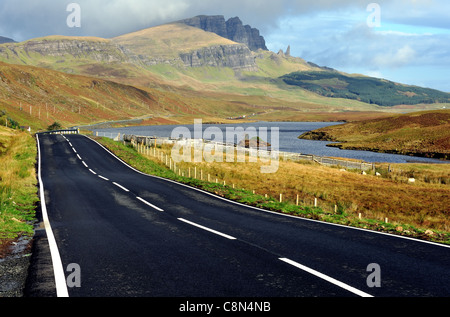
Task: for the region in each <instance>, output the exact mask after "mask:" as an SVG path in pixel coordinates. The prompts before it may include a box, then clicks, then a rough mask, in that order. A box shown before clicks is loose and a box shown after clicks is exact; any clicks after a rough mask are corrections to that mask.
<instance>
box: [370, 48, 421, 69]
mask: <svg viewBox="0 0 450 317" xmlns="http://www.w3.org/2000/svg"><path fill="white" fill-rule="evenodd" d="M416 55H417V53H416V51H415V50H414V49H412V48H411V47H410V46H409V45H405V46H403V47H401V48H399V49H397V50H394V51H391V52H386V53H379V54H376V55H375V56H374V58H373V65H374V68H376V69H382V68H386V67H388V68H398V67H402V66H405V65H409V64H412V63H413V61H414V59H415V58H416Z"/></svg>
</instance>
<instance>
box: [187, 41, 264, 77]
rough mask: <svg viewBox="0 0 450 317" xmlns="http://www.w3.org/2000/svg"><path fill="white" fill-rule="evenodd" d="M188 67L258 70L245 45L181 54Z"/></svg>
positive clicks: (215, 47)
mask: <svg viewBox="0 0 450 317" xmlns="http://www.w3.org/2000/svg"><path fill="white" fill-rule="evenodd" d="M180 58H181V59H182V61H183V63H184V65H185V66H187V67H201V66H212V67H229V68H233V69H235V70H247V71H253V70H256V69H257V66H256V63H255V58H254V57H253V56H252V53H251V52H250V50H249V49H248V47H246V46H245V45H219V46H210V47H205V48H203V49H200V50H195V51H192V52H189V53H182V54H180Z"/></svg>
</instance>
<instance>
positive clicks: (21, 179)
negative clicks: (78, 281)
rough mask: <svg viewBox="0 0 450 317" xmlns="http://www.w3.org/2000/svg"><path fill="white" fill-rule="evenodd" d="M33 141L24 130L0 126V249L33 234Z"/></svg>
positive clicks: (34, 193)
mask: <svg viewBox="0 0 450 317" xmlns="http://www.w3.org/2000/svg"><path fill="white" fill-rule="evenodd" d="M36 156H37V149H36V142H35V140H34V138H33V137H32V136H31V135H30V134H29V133H27V132H21V131H17V130H12V129H9V128H5V127H1V128H0V249H4V247H5V245H6V244H8V243H9V242H10V241H13V240H15V239H17V238H19V237H20V236H25V235H27V236H28V235H29V236H31V235H33V221H34V219H35V208H36V203H37V202H38V201H39V199H38V195H37V186H36V185H37V179H36V169H35V166H36Z"/></svg>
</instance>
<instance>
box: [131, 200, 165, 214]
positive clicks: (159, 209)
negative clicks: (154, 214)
mask: <svg viewBox="0 0 450 317" xmlns="http://www.w3.org/2000/svg"><path fill="white" fill-rule="evenodd" d="M136 198H137V199H139V200H140V201H142V202H143V203H144V204H146V205H148V206H150V207H152V208H154V209H156V210H158V211H161V212H163V211H164V210H162V209H161V208H159V207H156V206H155V205H153V204H150V203H149V202H148V201H146V200H145V199H142V198H141V197H136Z"/></svg>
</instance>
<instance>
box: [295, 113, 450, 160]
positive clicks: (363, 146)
mask: <svg viewBox="0 0 450 317" xmlns="http://www.w3.org/2000/svg"><path fill="white" fill-rule="evenodd" d="M300 138H303V139H310V140H322V141H333V142H339V143H337V144H333V145H332V146H337V147H339V148H342V149H356V150H369V151H375V152H386V153H396V154H406V155H414V156H425V157H432V158H440V159H447V160H448V159H450V110H436V111H425V112H416V113H412V114H405V115H395V116H392V117H387V118H380V119H373V120H364V121H359V122H352V123H347V124H344V125H338V126H333V127H327V128H323V129H319V130H316V131H311V132H308V133H305V134H303V135H301V136H300Z"/></svg>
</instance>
